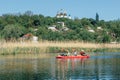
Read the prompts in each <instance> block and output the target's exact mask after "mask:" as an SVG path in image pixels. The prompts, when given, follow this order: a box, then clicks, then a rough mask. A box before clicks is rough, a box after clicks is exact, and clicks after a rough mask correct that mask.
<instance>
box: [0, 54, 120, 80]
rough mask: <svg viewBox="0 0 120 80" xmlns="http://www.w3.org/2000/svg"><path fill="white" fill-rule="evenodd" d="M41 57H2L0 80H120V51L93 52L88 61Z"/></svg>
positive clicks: (51, 55)
mask: <svg viewBox="0 0 120 80" xmlns="http://www.w3.org/2000/svg"><path fill="white" fill-rule="evenodd" d="M38 55H39V54H37V55H36V54H34V55H32V56H33V57H32V56H31V57H30V56H29V57H24V55H23V57H19V56H17V57H16V56H12V57H9V56H1V57H0V80H120V53H119V52H118V53H91V54H90V55H91V56H90V58H87V59H56V58H55V56H56V54H52V53H50V54H49V55H48V54H46V56H47V57H38ZM40 55H42V54H40ZM40 55H39V56H40Z"/></svg>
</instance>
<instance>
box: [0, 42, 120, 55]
mask: <svg viewBox="0 0 120 80" xmlns="http://www.w3.org/2000/svg"><path fill="white" fill-rule="evenodd" d="M61 48H65V49H69V50H71V49H72V48H76V49H77V50H78V51H79V50H81V49H85V50H86V51H87V52H101V51H107V52H120V44H108V43H105V44H104V43H89V42H78V41H64V42H59V41H40V42H0V55H9V54H13V55H15V54H29V53H30V54H39V53H57V52H59V50H60V49H61Z"/></svg>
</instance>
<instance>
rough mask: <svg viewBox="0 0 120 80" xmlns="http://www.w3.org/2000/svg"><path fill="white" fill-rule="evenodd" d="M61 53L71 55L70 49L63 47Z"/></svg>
mask: <svg viewBox="0 0 120 80" xmlns="http://www.w3.org/2000/svg"><path fill="white" fill-rule="evenodd" d="M60 55H61V56H69V55H70V52H69V50H68V49H64V48H61V51H60Z"/></svg>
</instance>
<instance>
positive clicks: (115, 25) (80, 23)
mask: <svg viewBox="0 0 120 80" xmlns="http://www.w3.org/2000/svg"><path fill="white" fill-rule="evenodd" d="M26 34H30V35H31V36H37V37H38V39H39V40H48V41H73V40H74V41H75V40H76V41H86V42H99V43H109V42H119V41H120V20H119V19H118V20H112V21H104V20H99V15H98V14H97V13H96V15H95V19H93V18H82V19H79V18H74V19H68V18H57V17H50V16H44V15H41V14H33V13H32V12H31V11H26V12H25V13H23V14H3V15H2V16H0V40H6V41H9V40H16V41H17V40H19V39H20V38H22V37H23V36H24V35H26Z"/></svg>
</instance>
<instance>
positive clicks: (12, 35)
mask: <svg viewBox="0 0 120 80" xmlns="http://www.w3.org/2000/svg"><path fill="white" fill-rule="evenodd" d="M24 30H25V29H24V28H23V27H22V26H20V25H18V24H11V25H7V26H5V27H4V29H3V31H2V34H3V36H4V38H5V40H12V39H16V40H17V39H18V38H20V36H21V35H23V34H24Z"/></svg>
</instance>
